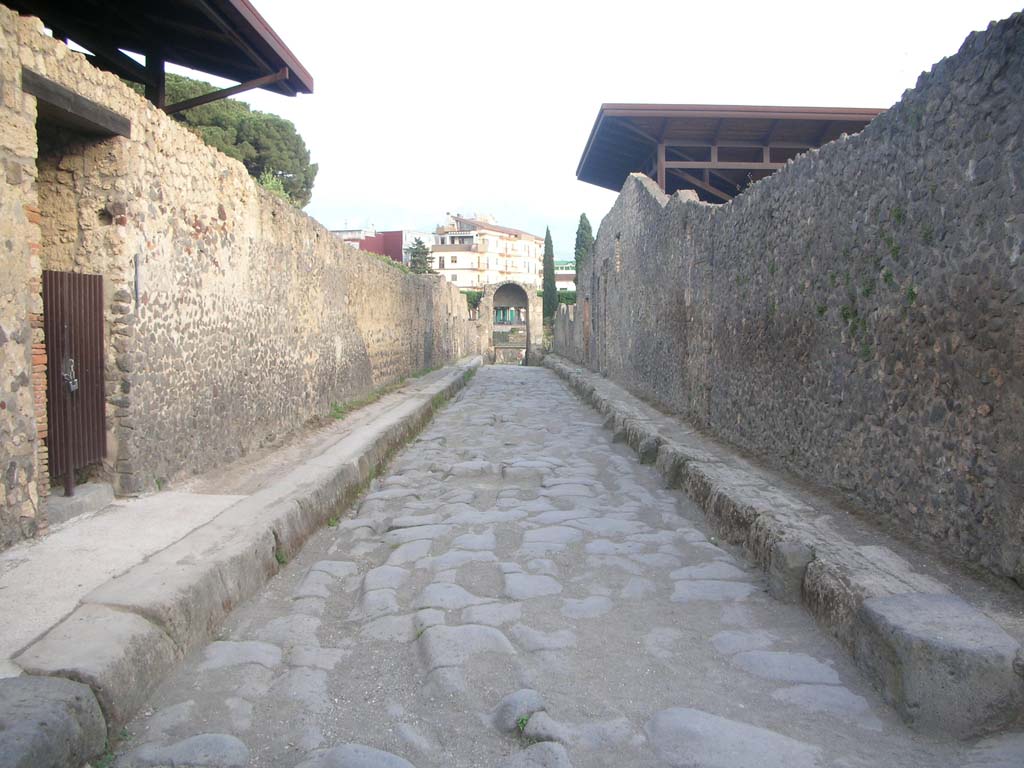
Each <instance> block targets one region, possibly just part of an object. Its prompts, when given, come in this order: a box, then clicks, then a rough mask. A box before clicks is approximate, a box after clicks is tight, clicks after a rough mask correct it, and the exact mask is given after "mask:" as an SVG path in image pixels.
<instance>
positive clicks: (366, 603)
mask: <svg viewBox="0 0 1024 768" xmlns="http://www.w3.org/2000/svg"><path fill="white" fill-rule="evenodd" d="M389 613H398V596H397V595H396V594H395V590H393V589H374V590H371V591H370V592H364V593H363V597H362V600H360V601H359V608H358V609H357V610H355V611H353V612H352V614H351V616H352V618H354V619H356V620H358V619H359V618H363V619H375V618H377V617H378V616H385V615H387V614H389Z"/></svg>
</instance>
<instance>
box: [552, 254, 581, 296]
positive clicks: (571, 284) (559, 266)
mask: <svg viewBox="0 0 1024 768" xmlns="http://www.w3.org/2000/svg"><path fill="white" fill-rule="evenodd" d="M555 288H556V289H557V290H559V291H575V290H576V262H575V261H556V262H555Z"/></svg>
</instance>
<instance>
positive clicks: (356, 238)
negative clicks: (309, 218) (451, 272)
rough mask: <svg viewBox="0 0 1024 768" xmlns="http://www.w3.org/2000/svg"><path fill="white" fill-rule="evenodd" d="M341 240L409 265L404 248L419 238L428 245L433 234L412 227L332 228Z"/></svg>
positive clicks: (410, 245)
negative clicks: (381, 228) (380, 228)
mask: <svg viewBox="0 0 1024 768" xmlns="http://www.w3.org/2000/svg"><path fill="white" fill-rule="evenodd" d="M332 231H333V233H334V234H335V235H337V236H338V237H340V238H341V239H342V240H344V241H345V242H347V243H348V244H349V245H352V246H354V247H356V248H358V249H359V250H361V251H368V252H370V253H379V254H380V255H381V256H387V257H388V258H390V259H391V260H392V261H397V262H398V263H399V264H405V265H406V266H408V265H409V257H408V256H407V255H406V253H405V250H406V249H407V248H411V247H412V244H413V243H414V242H415V241H416V238H419V239H420V240H422V241H423V244H424V245H425V246H427V248H429V247H430V245H431V243H433V241H434V236H433V235H431V234H430V233H428V232H417V231H416V230H412V229H392V230H388V231H387V232H377V231H375V230H372V229H336V230H332Z"/></svg>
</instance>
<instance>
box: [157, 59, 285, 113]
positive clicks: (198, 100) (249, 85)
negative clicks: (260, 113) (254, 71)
mask: <svg viewBox="0 0 1024 768" xmlns="http://www.w3.org/2000/svg"><path fill="white" fill-rule="evenodd" d="M287 79H288V67H282V68H281V69H280V70H278V71H277V72H275V73H274V74H272V75H265V76H264V77H257V78H256V79H255V80H250V81H248V82H246V83H239V84H238V85H233V86H231V87H230V88H223V89H221V90H219V91H213V92H212V93H204V94H203V95H202V96H196V97H195V98H194V99H185V100H184V101H179V102H177V103H176V104H169V105H167V106H166V107H164V112H166V113H167V114H169V115H173V114H175V113H177V112H182V111H184V110H186V109H192V108H193V107H199V106H202V105H203V104H209V103H210V102H211V101H220V100H221V99H226V98H227V97H228V96H234V95H235V94H236V93H243V92H244V91H250V90H252V89H253V88H262V87H263V86H264V85H270V84H271V83H279V82H281V81H282V80H287Z"/></svg>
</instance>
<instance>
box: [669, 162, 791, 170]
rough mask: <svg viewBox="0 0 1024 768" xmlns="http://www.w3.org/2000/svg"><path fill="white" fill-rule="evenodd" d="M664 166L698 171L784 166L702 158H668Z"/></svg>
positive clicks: (776, 167)
mask: <svg viewBox="0 0 1024 768" xmlns="http://www.w3.org/2000/svg"><path fill="white" fill-rule="evenodd" d="M665 167H666V168H677V169H679V170H688V171H700V170H703V169H704V168H709V169H711V170H723V171H777V170H779V169H780V168H785V167H786V164H785V163H764V162H742V163H740V162H725V161H718V162H714V161H712V162H706V161H702V160H697V161H691V160H682V161H680V160H669V161H667V162H666V163H665Z"/></svg>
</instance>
